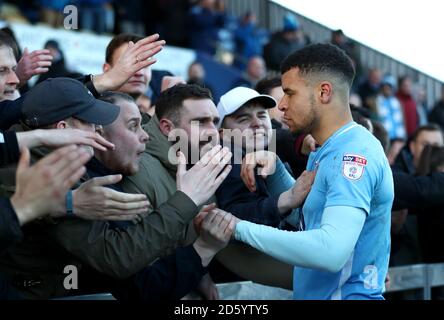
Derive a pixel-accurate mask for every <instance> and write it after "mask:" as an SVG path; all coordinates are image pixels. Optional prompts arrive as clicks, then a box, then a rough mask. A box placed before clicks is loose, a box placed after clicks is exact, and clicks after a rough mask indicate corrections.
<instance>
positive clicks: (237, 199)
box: [216, 164, 281, 227]
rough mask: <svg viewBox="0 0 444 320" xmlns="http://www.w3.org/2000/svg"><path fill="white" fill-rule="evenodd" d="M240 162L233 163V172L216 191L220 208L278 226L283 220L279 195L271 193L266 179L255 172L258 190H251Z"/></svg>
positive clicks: (256, 221) (251, 220) (251, 219)
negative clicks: (279, 207) (243, 174)
mask: <svg viewBox="0 0 444 320" xmlns="http://www.w3.org/2000/svg"><path fill="white" fill-rule="evenodd" d="M240 170H241V165H240V164H232V169H231V172H230V173H229V174H228V177H227V178H226V179H225V180H224V182H222V184H221V186H220V187H219V189H217V191H216V198H217V203H218V205H219V208H221V209H222V210H225V211H228V212H230V213H232V214H234V215H235V216H236V217H238V218H240V219H242V220H247V221H250V222H254V223H259V224H264V225H268V226H272V227H277V226H278V225H279V223H280V221H281V214H280V213H279V209H278V205H277V204H278V200H279V196H272V195H270V193H269V191H268V188H267V184H266V182H265V180H264V179H263V178H262V177H260V176H258V175H257V174H255V178H256V192H250V191H249V190H248V189H247V187H246V186H245V184H244V182H243V181H242V179H241V177H240Z"/></svg>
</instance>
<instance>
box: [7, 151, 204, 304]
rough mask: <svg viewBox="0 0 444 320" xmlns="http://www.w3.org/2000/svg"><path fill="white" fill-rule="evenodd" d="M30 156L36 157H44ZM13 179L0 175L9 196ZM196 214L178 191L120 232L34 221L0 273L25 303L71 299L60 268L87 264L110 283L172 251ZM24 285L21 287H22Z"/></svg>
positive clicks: (90, 224)
mask: <svg viewBox="0 0 444 320" xmlns="http://www.w3.org/2000/svg"><path fill="white" fill-rule="evenodd" d="M32 154H33V156H35V157H36V158H38V157H41V156H42V155H43V153H40V152H35V151H33V152H32ZM13 176H14V168H10V169H9V172H3V173H2V174H0V179H2V180H1V181H2V184H3V185H2V189H3V190H6V191H9V192H11V191H12V192H13V190H14V185H13V180H14V179H13ZM3 178H4V179H3ZM197 213H198V208H197V207H196V205H195V204H194V202H193V201H192V200H191V199H190V198H189V197H188V196H187V195H185V194H184V193H182V192H180V191H177V192H173V194H172V196H171V197H169V199H168V201H166V202H164V203H163V204H162V205H160V206H159V207H157V209H156V210H154V211H152V212H151V213H150V214H149V215H146V216H145V217H144V218H143V219H142V220H141V221H140V222H138V223H134V224H131V225H130V226H129V227H127V228H125V229H116V228H111V227H110V223H108V222H104V221H90V220H82V219H78V218H74V219H68V218H63V219H49V218H44V219H39V220H37V221H34V222H31V223H29V224H28V225H26V226H24V227H23V231H24V239H23V241H22V242H20V243H18V244H17V245H16V246H14V247H12V248H11V249H10V250H8V251H7V253H6V254H5V255H3V256H2V257H0V272H2V273H4V274H6V275H7V276H9V277H11V279H12V280H13V281H14V282H15V283H16V285H15V286H16V288H17V289H18V290H19V291H21V292H22V293H23V294H24V295H25V296H26V297H28V298H39V299H46V298H51V297H58V296H63V295H70V294H76V292H75V290H74V291H72V290H71V291H67V290H65V289H64V286H63V280H64V279H65V277H66V276H67V275H66V274H64V273H63V270H64V268H65V266H67V265H75V266H77V267H78V268H79V270H81V269H82V267H83V266H84V265H86V266H88V267H91V268H93V269H95V270H96V271H98V272H100V273H103V274H106V275H108V276H111V277H113V278H117V279H125V278H128V277H129V276H131V275H133V274H135V273H136V272H138V271H140V270H141V269H143V268H144V267H146V266H148V265H149V264H151V263H152V262H154V261H155V260H156V259H158V258H159V257H162V256H164V255H166V254H168V253H170V252H171V251H172V250H173V249H174V248H176V247H177V246H178V245H179V243H180V242H181V241H182V238H183V232H184V230H185V229H186V228H187V226H188V225H189V224H190V222H191V221H192V219H193V218H194V217H195V215H196V214H197ZM24 282H26V284H27V285H26V286H25V285H21V283H24ZM81 286H82V279H79V287H81ZM79 289H81V288H79Z"/></svg>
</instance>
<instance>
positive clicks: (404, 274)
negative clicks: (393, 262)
mask: <svg viewBox="0 0 444 320" xmlns="http://www.w3.org/2000/svg"><path fill="white" fill-rule="evenodd" d="M389 275H390V287H389V288H388V290H387V292H396V291H405V290H411V289H422V292H423V299H424V300H430V299H431V292H432V288H434V287H441V286H444V263H433V264H415V265H408V266H402V267H392V268H390V269H389Z"/></svg>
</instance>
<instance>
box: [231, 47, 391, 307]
mask: <svg viewBox="0 0 444 320" xmlns="http://www.w3.org/2000/svg"><path fill="white" fill-rule="evenodd" d="M281 73H282V87H283V90H284V92H285V96H284V98H283V99H282V101H281V103H280V105H279V108H280V110H282V111H284V122H285V123H286V124H287V125H288V126H289V127H290V130H291V131H292V132H302V133H310V134H311V135H313V138H314V139H315V140H316V141H317V142H318V143H319V145H320V147H319V148H317V149H316V150H315V151H314V152H312V153H311V154H310V157H309V161H308V164H307V169H308V170H310V171H316V178H315V180H314V183H313V186H312V187H311V191H310V193H309V194H308V197H307V199H306V200H305V203H304V205H303V207H302V213H303V219H302V226H303V230H304V231H300V232H286V231H282V230H278V229H275V228H272V227H268V226H263V225H256V224H253V223H251V222H247V221H240V222H238V223H237V225H236V230H235V238H236V239H237V240H240V241H243V242H245V243H247V244H249V245H251V246H253V247H255V248H258V249H259V250H261V251H263V252H265V253H267V254H269V255H271V256H273V257H275V258H277V259H279V260H281V261H284V262H286V263H289V264H292V265H294V266H295V268H294V287H293V292H294V293H293V294H294V298H295V299H383V296H382V293H383V291H384V279H385V275H386V273H387V270H388V261H389V253H390V213H391V206H392V202H393V178H392V175H391V172H390V167H389V164H388V161H387V158H386V157H385V155H384V151H383V150H382V147H381V144H380V143H379V141H377V140H376V138H374V137H373V136H372V135H371V133H370V132H368V131H367V130H366V129H365V128H363V127H362V126H359V125H357V124H356V123H355V122H353V121H352V117H351V112H350V107H349V101H348V99H349V92H350V88H351V86H352V82H353V78H354V75H355V72H354V67H353V63H352V61H351V60H350V58H349V57H348V56H347V55H346V54H345V53H344V51H342V50H340V49H339V48H338V47H336V46H333V45H330V44H316V45H311V46H308V47H305V48H304V49H301V50H299V51H296V52H295V53H293V54H291V55H290V56H288V57H287V58H286V59H285V61H284V62H283V63H282V68H281ZM363 141H365V143H363Z"/></svg>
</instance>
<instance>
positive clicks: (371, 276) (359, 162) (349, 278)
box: [293, 122, 394, 299]
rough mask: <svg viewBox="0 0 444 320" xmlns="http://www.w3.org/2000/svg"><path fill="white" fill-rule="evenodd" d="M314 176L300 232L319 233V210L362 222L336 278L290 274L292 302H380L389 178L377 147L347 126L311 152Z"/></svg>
mask: <svg viewBox="0 0 444 320" xmlns="http://www.w3.org/2000/svg"><path fill="white" fill-rule="evenodd" d="M315 169H316V170H317V173H316V178H315V181H314V183H313V186H312V188H311V191H310V193H309V195H308V197H307V199H306V201H305V204H304V206H303V210H302V212H303V215H304V222H305V230H313V229H318V228H319V227H320V223H321V219H322V213H323V211H324V208H326V207H332V206H347V207H355V208H360V209H363V210H364V211H365V212H366V214H367V216H366V220H365V223H364V226H363V229H362V231H361V234H360V236H359V238H358V241H357V243H356V246H355V248H354V251H353V252H352V254H351V256H350V258H349V260H348V261H347V263H346V264H345V266H344V267H343V268H342V270H341V271H340V272H337V273H331V272H324V271H320V270H315V269H308V268H300V267H295V268H294V287H293V290H294V298H295V299H383V297H382V293H383V288H384V280H385V276H386V273H387V270H388V263H389V256H390V223H391V208H392V202H393V197H394V190H393V177H392V172H391V169H390V166H389V163H388V161H387V158H386V156H385V155H384V151H383V149H382V146H381V144H380V143H379V141H378V140H377V139H376V138H375V137H374V136H373V135H372V134H371V133H370V132H369V131H368V130H366V129H365V128H364V127H362V126H360V125H358V124H356V123H355V122H350V123H348V124H347V125H345V126H343V127H342V128H341V129H339V130H338V131H336V132H335V133H334V134H333V135H332V136H331V137H330V138H329V139H328V140H327V141H326V142H325V143H324V144H323V145H322V146H321V147H320V148H318V149H317V150H316V151H315V152H312V153H311V155H310V157H309V160H308V164H307V170H310V171H312V170H315Z"/></svg>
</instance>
